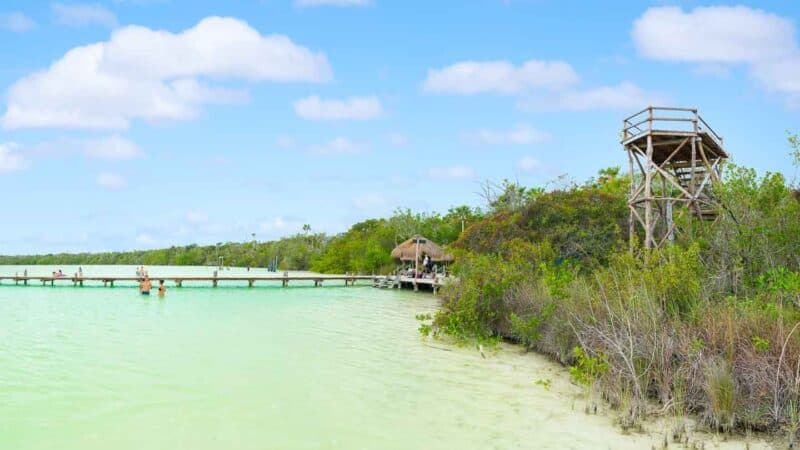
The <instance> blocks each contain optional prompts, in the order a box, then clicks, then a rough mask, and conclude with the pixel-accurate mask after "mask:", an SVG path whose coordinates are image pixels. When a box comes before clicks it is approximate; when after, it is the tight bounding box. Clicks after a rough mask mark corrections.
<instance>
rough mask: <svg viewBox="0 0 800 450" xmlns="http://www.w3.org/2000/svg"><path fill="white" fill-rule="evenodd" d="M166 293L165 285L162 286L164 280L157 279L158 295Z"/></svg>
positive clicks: (161, 295)
mask: <svg viewBox="0 0 800 450" xmlns="http://www.w3.org/2000/svg"><path fill="white" fill-rule="evenodd" d="M166 293H167V287H166V286H164V280H158V296H159V297H163V296H164V294H166Z"/></svg>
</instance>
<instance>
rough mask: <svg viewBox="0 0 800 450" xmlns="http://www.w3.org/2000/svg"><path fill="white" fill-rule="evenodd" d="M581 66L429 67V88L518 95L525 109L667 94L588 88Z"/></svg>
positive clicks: (627, 101)
mask: <svg viewBox="0 0 800 450" xmlns="http://www.w3.org/2000/svg"><path fill="white" fill-rule="evenodd" d="M579 81H580V78H579V76H578V74H577V73H576V72H575V70H574V69H573V68H572V66H570V65H569V64H567V63H566V62H563V61H541V60H529V61H527V62H525V63H523V64H522V65H520V66H515V65H513V64H512V63H510V62H508V61H484V62H476V61H463V62H458V63H456V64H453V65H450V66H448V67H445V68H443V69H434V70H429V71H428V77H427V79H426V80H425V82H424V83H423V85H422V87H423V90H424V91H426V92H434V93H448V94H459V95H471V94H479V93H495V94H502V95H514V96H516V97H518V98H520V99H521V100H520V101H519V102H518V105H519V106H520V107H521V108H522V109H544V110H570V111H584V110H589V109H613V108H631V107H633V108H638V107H641V106H642V105H643V104H646V103H647V99H651V98H652V99H661V98H662V97H661V96H659V95H657V94H654V93H650V92H646V91H645V90H644V89H642V88H640V87H638V86H637V85H635V84H633V83H631V82H628V81H623V82H621V83H619V84H617V85H610V86H599V87H593V88H583V87H581V86H579Z"/></svg>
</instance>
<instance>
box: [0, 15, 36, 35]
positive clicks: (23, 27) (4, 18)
mask: <svg viewBox="0 0 800 450" xmlns="http://www.w3.org/2000/svg"><path fill="white" fill-rule="evenodd" d="M35 26H36V22H34V21H33V19H31V18H30V17H28V16H26V15H25V14H23V13H21V12H10V13H0V30H6V31H11V32H14V33H22V32H24V31H28V30H31V29H33V28H34V27H35Z"/></svg>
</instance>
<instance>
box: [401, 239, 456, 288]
mask: <svg viewBox="0 0 800 450" xmlns="http://www.w3.org/2000/svg"><path fill="white" fill-rule="evenodd" d="M426 256H427V257H428V259H427V261H428V264H427V266H425V264H424V262H425V257H426ZM392 258H394V259H399V260H400V261H401V263H404V264H405V263H411V267H410V268H407V269H405V270H403V271H402V272H401V273H402V274H403V275H405V276H408V277H412V278H423V277H425V276H426V275H428V276H430V277H434V276H436V274H437V273H438V274H441V273H445V274H446V267H447V264H448V263H450V262H452V261H453V255H451V254H449V253H447V252H446V251H445V250H444V249H443V248H442V247H440V246H439V245H438V244H436V243H435V242H433V241H431V240H430V239H428V238H426V237H424V236H420V235H416V236H413V237H411V238H410V239H408V240H406V241H404V242H402V243H401V244H399V245H398V246H397V247H395V248H394V250H392Z"/></svg>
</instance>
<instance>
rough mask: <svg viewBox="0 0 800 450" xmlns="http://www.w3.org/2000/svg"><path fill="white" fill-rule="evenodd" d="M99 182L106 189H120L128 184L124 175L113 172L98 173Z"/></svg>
mask: <svg viewBox="0 0 800 450" xmlns="http://www.w3.org/2000/svg"><path fill="white" fill-rule="evenodd" d="M97 184H98V185H99V186H100V187H104V188H106V189H111V190H119V189H122V188H124V187H125V186H127V185H128V182H127V181H126V180H125V178H124V177H123V176H122V175H119V174H116V173H111V172H103V173H101V174H99V175H97Z"/></svg>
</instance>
